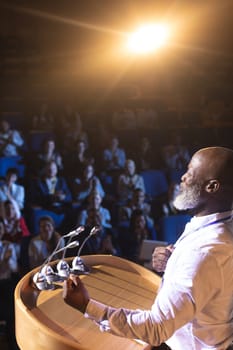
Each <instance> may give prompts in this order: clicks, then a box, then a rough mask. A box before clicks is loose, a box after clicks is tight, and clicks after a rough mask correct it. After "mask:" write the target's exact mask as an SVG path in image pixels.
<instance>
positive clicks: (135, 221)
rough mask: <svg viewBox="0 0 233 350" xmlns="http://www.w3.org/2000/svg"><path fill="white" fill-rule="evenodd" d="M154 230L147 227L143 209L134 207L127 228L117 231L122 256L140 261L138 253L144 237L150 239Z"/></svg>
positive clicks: (153, 234)
mask: <svg viewBox="0 0 233 350" xmlns="http://www.w3.org/2000/svg"><path fill="white" fill-rule="evenodd" d="M154 236H155V230H154V229H153V228H149V226H148V224H147V219H146V216H145V215H144V213H143V211H142V210H140V209H136V210H134V211H133V212H132V215H131V218H130V225H129V228H126V229H124V230H121V232H119V246H120V253H121V255H122V257H123V258H125V259H129V260H132V261H134V262H137V263H140V261H139V255H140V249H141V244H142V241H143V240H144V239H152V238H153V237H154Z"/></svg>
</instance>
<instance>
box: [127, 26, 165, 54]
mask: <svg viewBox="0 0 233 350" xmlns="http://www.w3.org/2000/svg"><path fill="white" fill-rule="evenodd" d="M168 37H169V28H168V27H167V26H165V25H162V24H148V25H145V26H143V27H140V28H139V29H138V30H137V31H136V32H135V33H132V34H131V35H129V37H128V49H129V50H130V51H132V52H134V53H138V54H146V53H150V52H153V51H155V50H156V49H158V48H160V47H162V46H163V45H165V44H166V42H167V39H168Z"/></svg>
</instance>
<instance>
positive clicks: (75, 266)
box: [71, 226, 100, 275]
mask: <svg viewBox="0 0 233 350" xmlns="http://www.w3.org/2000/svg"><path fill="white" fill-rule="evenodd" d="M99 231H100V227H99V226H94V227H93V228H92V229H91V231H90V233H89V235H88V236H87V237H86V238H85V239H84V241H83V243H82V244H81V246H80V248H79V250H78V254H77V256H76V257H75V258H74V259H73V261H72V270H71V272H72V273H74V274H78V275H80V274H87V273H89V272H90V269H89V268H88V267H87V266H86V265H85V264H84V262H83V260H82V258H80V254H81V251H82V249H83V247H84V245H85V243H86V242H87V241H88V239H89V238H90V237H92V236H94V235H95V234H96V233H97V232H99Z"/></svg>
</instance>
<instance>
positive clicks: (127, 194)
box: [117, 159, 145, 203]
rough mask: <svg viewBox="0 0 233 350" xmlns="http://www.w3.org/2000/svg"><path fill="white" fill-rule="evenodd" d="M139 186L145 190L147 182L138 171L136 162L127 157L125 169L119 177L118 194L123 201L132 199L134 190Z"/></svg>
mask: <svg viewBox="0 0 233 350" xmlns="http://www.w3.org/2000/svg"><path fill="white" fill-rule="evenodd" d="M136 188H138V189H141V190H142V191H144V192H145V184H144V180H143V178H142V176H141V175H139V174H137V173H136V166H135V162H134V161H133V160H132V159H127V161H126V163H125V171H124V173H122V174H121V175H120V176H119V178H118V189H117V190H118V196H119V200H120V202H121V203H126V202H127V201H128V200H130V199H132V196H133V191H134V190H135V189H136Z"/></svg>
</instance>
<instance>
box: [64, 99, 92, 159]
mask: <svg viewBox="0 0 233 350" xmlns="http://www.w3.org/2000/svg"><path fill="white" fill-rule="evenodd" d="M59 132H60V133H61V132H62V134H61V138H62V142H61V146H62V147H63V149H64V153H65V154H70V153H73V152H76V145H77V143H78V141H83V142H84V144H85V146H86V148H87V147H88V135H87V133H86V132H85V131H84V130H83V123H82V120H81V117H80V114H79V113H78V112H76V111H74V110H73V108H72V107H71V105H66V107H65V112H64V115H63V116H62V119H61V130H59Z"/></svg>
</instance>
